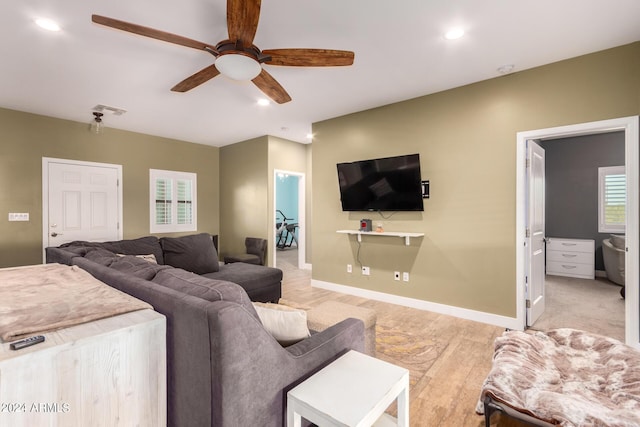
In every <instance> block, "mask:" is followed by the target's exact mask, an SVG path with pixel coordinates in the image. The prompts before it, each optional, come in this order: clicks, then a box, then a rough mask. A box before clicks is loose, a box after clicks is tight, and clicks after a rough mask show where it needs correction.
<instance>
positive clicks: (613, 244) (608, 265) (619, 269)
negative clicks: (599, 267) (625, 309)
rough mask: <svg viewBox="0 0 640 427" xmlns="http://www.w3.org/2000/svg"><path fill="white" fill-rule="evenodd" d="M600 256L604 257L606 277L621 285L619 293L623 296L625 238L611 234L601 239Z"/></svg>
mask: <svg viewBox="0 0 640 427" xmlns="http://www.w3.org/2000/svg"><path fill="white" fill-rule="evenodd" d="M602 256H603V258H604V269H605V270H606V272H607V279H609V280H611V281H612V282H613V283H617V284H618V285H622V290H621V291H620V294H621V295H622V296H623V297H624V284H625V274H624V270H625V263H624V256H625V240H624V236H612V237H611V238H609V239H604V240H603V241H602Z"/></svg>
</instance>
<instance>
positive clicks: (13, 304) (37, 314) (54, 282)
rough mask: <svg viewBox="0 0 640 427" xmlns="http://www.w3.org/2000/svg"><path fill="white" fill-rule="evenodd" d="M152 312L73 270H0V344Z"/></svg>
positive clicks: (55, 267) (60, 267) (35, 267)
mask: <svg viewBox="0 0 640 427" xmlns="http://www.w3.org/2000/svg"><path fill="white" fill-rule="evenodd" d="M147 308H151V309H152V308H153V307H151V306H150V305H149V304H147V303H146V302H144V301H140V300H138V299H136V298H134V297H132V296H130V295H127V294H125V293H123V292H120V291H119V290H117V289H115V288H112V287H111V286H109V285H107V284H105V283H103V282H101V281H99V280H98V279H96V278H94V277H93V276H92V275H91V274H89V273H87V272H86V271H84V270H83V269H81V268H80V267H77V266H68V265H62V264H41V265H33V266H27V267H14V268H3V269H0V338H1V339H2V340H4V341H5V342H6V341H13V340H15V339H19V338H22V337H24V336H27V335H31V334H36V333H42V332H47V331H52V330H55V329H60V328H66V327H69V326H73V325H78V324H80V323H85V322H90V321H93V320H97V319H102V318H105V317H110V316H115V315H118V314H123V313H127V312H130V311H135V310H143V309H147Z"/></svg>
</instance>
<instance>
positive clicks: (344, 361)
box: [287, 351, 409, 427]
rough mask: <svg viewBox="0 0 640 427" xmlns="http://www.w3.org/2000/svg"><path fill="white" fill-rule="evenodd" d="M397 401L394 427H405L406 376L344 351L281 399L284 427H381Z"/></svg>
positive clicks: (401, 370)
mask: <svg viewBox="0 0 640 427" xmlns="http://www.w3.org/2000/svg"><path fill="white" fill-rule="evenodd" d="M396 399H397V400H398V419H397V425H398V426H400V427H409V371H408V370H406V369H404V368H401V367H399V366H396V365H393V364H391V363H387V362H384V361H382V360H379V359H376V358H373V357H371V356H367V355H365V354H362V353H359V352H357V351H350V352H348V353H347V354H345V355H344V356H342V357H340V358H339V359H337V360H336V361H335V362H333V363H331V364H330V365H328V366H327V367H325V368H324V369H322V370H320V371H319V372H317V373H316V374H314V375H312V376H311V377H309V378H308V379H307V380H305V381H304V382H302V383H301V384H299V385H298V386H296V387H295V388H293V389H292V390H290V391H289V392H288V393H287V426H288V427H300V425H301V421H302V418H305V419H306V420H308V421H311V422H313V423H315V424H317V425H318V426H320V427H325V426H340V427H347V426H348V427H365V426H372V425H376V423H377V422H379V423H380V424H382V423H385V424H384V425H388V422H389V418H392V417H389V416H388V415H387V414H384V411H385V410H386V409H387V408H388V407H389V405H390V404H391V403H393V401H394V400H396Z"/></svg>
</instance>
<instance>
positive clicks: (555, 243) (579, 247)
mask: <svg viewBox="0 0 640 427" xmlns="http://www.w3.org/2000/svg"><path fill="white" fill-rule="evenodd" d="M594 249H595V242H594V241H593V240H579V239H557V238H553V237H552V238H549V239H548V240H547V250H548V251H562V252H593V251H594Z"/></svg>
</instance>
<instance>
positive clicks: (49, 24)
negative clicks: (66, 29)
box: [35, 18, 60, 31]
mask: <svg viewBox="0 0 640 427" xmlns="http://www.w3.org/2000/svg"><path fill="white" fill-rule="evenodd" d="M35 22H36V24H37V25H38V27H40V28H44V29H45V30H48V31H60V25H58V23H57V22H55V21H52V20H51V19H46V18H38V19H36V20H35Z"/></svg>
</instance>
